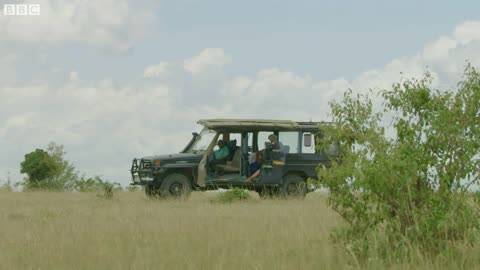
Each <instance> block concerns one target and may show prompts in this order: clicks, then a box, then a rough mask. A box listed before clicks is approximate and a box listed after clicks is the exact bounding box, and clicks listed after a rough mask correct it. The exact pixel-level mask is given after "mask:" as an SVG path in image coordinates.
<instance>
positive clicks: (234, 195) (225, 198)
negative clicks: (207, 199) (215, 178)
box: [214, 188, 251, 203]
mask: <svg viewBox="0 0 480 270" xmlns="http://www.w3.org/2000/svg"><path fill="white" fill-rule="evenodd" d="M250 198H251V197H250V194H249V193H248V190H246V189H241V188H233V189H229V190H227V191H225V192H221V193H219V194H218V195H217V198H216V199H215V200H214V202H219V203H233V202H239V201H246V200H248V199H250Z"/></svg>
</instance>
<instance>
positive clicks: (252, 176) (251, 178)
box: [245, 169, 260, 182]
mask: <svg viewBox="0 0 480 270" xmlns="http://www.w3.org/2000/svg"><path fill="white" fill-rule="evenodd" d="M259 175H260V169H258V170H257V171H256V172H255V173H254V174H252V175H251V176H250V177H248V178H247V180H245V182H252V180H253V178H255V177H257V176H259Z"/></svg>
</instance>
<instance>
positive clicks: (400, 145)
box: [318, 67, 480, 259]
mask: <svg viewBox="0 0 480 270" xmlns="http://www.w3.org/2000/svg"><path fill="white" fill-rule="evenodd" d="M430 85H431V76H430V75H429V74H428V73H427V74H426V75H425V78H424V79H422V80H414V79H413V80H407V81H405V82H403V83H398V84H395V85H394V86H393V90H392V91H383V92H382V97H383V99H384V103H383V105H384V111H383V113H388V114H390V115H394V117H393V120H392V123H391V125H390V126H389V127H388V128H390V129H391V131H392V134H391V136H387V135H386V132H385V127H384V125H382V123H383V122H382V119H383V113H382V112H374V110H373V103H372V100H371V99H370V98H369V97H368V96H363V95H356V96H354V95H353V93H352V91H348V92H346V93H345V95H344V98H343V100H342V101H341V102H331V103H330V105H331V109H332V116H333V121H334V122H335V123H336V124H335V127H333V128H331V129H328V130H326V131H325V136H324V140H323V143H322V145H321V146H320V147H326V146H327V145H330V144H331V143H336V144H337V145H338V148H339V152H340V153H341V155H340V158H338V159H334V160H332V167H331V168H330V169H328V170H327V169H319V171H318V174H319V178H320V179H322V182H321V184H322V185H324V186H325V187H327V188H328V189H329V191H330V197H329V204H330V205H331V206H332V208H333V209H334V210H335V211H336V212H337V213H339V214H340V216H342V218H343V219H344V220H345V221H346V222H347V224H348V226H347V229H346V230H344V231H342V232H341V233H339V234H336V237H337V239H341V240H342V241H343V242H344V243H345V244H347V246H348V247H349V248H350V249H353V251H354V254H357V255H363V257H362V256H360V258H366V257H367V256H368V254H369V253H370V252H373V251H372V250H373V249H376V250H375V254H382V255H383V256H384V258H390V259H398V258H391V257H392V256H394V255H399V254H401V251H405V254H406V255H407V256H408V252H409V250H411V247H412V246H413V247H418V248H419V249H420V250H421V251H422V252H427V253H429V254H432V253H434V254H435V253H437V252H440V251H441V250H442V249H444V248H446V247H447V244H448V243H451V242H452V241H458V240H462V241H463V240H466V239H467V240H471V239H473V238H471V237H470V236H471V234H472V233H473V232H474V231H475V230H477V229H478V228H479V211H478V208H475V207H474V206H472V204H471V203H470V198H471V196H469V194H468V187H470V186H471V185H474V184H478V178H477V177H476V174H475V173H476V168H477V166H478V163H477V162H476V161H473V160H472V157H473V156H474V155H475V153H477V152H478V151H479V149H480V147H479V146H480V117H479V113H480V74H479V73H478V72H477V71H476V70H475V69H473V68H471V67H468V68H467V69H466V71H465V75H464V79H463V81H461V82H460V83H459V84H458V89H457V90H456V91H455V92H449V91H439V90H434V89H432V88H431V86H430ZM381 235H383V237H379V236H381ZM357 259H358V258H357Z"/></svg>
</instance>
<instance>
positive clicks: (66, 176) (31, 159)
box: [20, 142, 122, 194]
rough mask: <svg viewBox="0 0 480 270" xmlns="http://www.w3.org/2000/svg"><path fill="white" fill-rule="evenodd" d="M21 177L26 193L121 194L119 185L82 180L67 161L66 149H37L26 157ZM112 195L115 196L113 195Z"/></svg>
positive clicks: (55, 145)
mask: <svg viewBox="0 0 480 270" xmlns="http://www.w3.org/2000/svg"><path fill="white" fill-rule="evenodd" d="M20 166H21V170H20V172H21V173H26V174H27V176H28V177H27V178H25V180H24V181H23V182H22V183H21V185H22V186H23V188H24V190H45V191H79V192H103V191H105V190H107V189H109V188H110V186H111V191H112V192H113V191H116V190H121V189H122V188H121V186H120V184H119V183H115V182H114V183H110V182H108V181H105V180H102V179H101V178H100V177H99V176H94V177H86V176H84V175H82V176H79V173H78V172H77V171H76V169H75V167H74V166H73V165H72V164H71V163H70V162H69V161H67V160H66V159H65V151H64V147H63V145H57V144H55V143H53V142H52V143H50V144H49V145H48V146H47V150H46V151H45V150H41V149H36V150H35V151H34V152H31V153H29V154H26V155H25V161H23V162H22V163H21V164H20ZM112 194H113V193H112Z"/></svg>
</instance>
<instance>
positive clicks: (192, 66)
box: [184, 48, 232, 75]
mask: <svg viewBox="0 0 480 270" xmlns="http://www.w3.org/2000/svg"><path fill="white" fill-rule="evenodd" d="M231 61H232V57H231V56H230V55H228V54H225V52H224V50H223V49H221V48H207V49H205V50H203V51H202V52H201V53H200V54H199V55H197V56H195V57H192V58H189V59H187V60H185V61H184V67H185V69H186V70H188V71H190V72H191V73H192V74H194V75H195V74H198V73H200V72H204V71H208V70H209V69H215V68H222V67H223V66H225V65H226V64H228V63H230V62H231Z"/></svg>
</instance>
